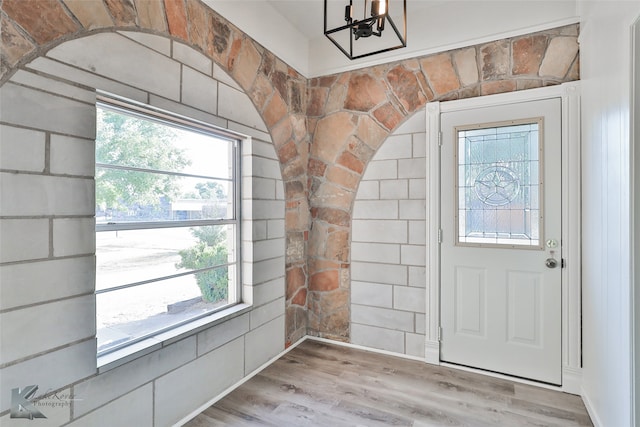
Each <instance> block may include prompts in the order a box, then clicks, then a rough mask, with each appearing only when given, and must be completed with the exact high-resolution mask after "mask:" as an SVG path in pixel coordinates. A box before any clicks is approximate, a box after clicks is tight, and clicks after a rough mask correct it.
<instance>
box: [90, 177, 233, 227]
mask: <svg viewBox="0 0 640 427" xmlns="http://www.w3.org/2000/svg"><path fill="white" fill-rule="evenodd" d="M233 200H234V199H233V191H232V184H231V182H228V181H216V180H212V179H204V178H188V177H184V176H178V175H169V174H162V173H152V172H139V171H132V170H122V169H112V168H110V167H102V166H96V223H97V224H106V223H109V222H116V223H119V222H140V221H181V220H200V219H230V218H233V214H234V210H233Z"/></svg>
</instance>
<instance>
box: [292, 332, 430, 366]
mask: <svg viewBox="0 0 640 427" xmlns="http://www.w3.org/2000/svg"><path fill="white" fill-rule="evenodd" d="M305 338H306V339H308V340H310V341H318V342H323V343H327V344H333V345H341V346H343V347H349V348H353V349H356V350H364V351H369V352H371V353H379V354H384V355H386V356H394V357H401V358H403V359H409V360H417V361H419V362H424V361H425V359H424V358H422V357H417V356H410V355H408V354H404V353H395V352H393V351H388V350H380V349H377V348H371V347H365V346H362V345H358V344H351V343H348V342H342V341H334V340H329V339H326V338H320V337H312V336H308V335H307V336H306V337H305Z"/></svg>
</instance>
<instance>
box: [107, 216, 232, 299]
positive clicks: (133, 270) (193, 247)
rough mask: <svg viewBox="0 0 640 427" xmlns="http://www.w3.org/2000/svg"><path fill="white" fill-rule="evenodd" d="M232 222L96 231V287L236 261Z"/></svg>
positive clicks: (124, 283)
mask: <svg viewBox="0 0 640 427" xmlns="http://www.w3.org/2000/svg"><path fill="white" fill-rule="evenodd" d="M233 230H234V228H233V226H231V225H209V226H204V227H176V228H156V229H148V230H118V231H101V232H98V233H96V269H97V275H96V290H98V291H101V290H104V289H108V288H113V287H117V286H122V285H126V284H129V283H137V282H142V281H145V280H152V279H157V278H160V277H163V276H171V275H175V274H180V273H184V272H186V271H191V270H198V269H202V268H208V267H213V266H216V265H221V264H229V263H233V262H235V250H234V247H235V245H234V243H235V236H234V233H233Z"/></svg>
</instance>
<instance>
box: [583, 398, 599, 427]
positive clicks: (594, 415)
mask: <svg viewBox="0 0 640 427" xmlns="http://www.w3.org/2000/svg"><path fill="white" fill-rule="evenodd" d="M580 395H581V396H582V402H584V406H585V407H586V408H587V412H588V413H589V417H591V422H592V423H593V427H604V424H602V421H600V418H599V417H598V413H597V412H596V410H595V408H594V407H593V404H592V403H591V399H589V395H588V394H587V393H586V392H585V391H584V389H582V393H580Z"/></svg>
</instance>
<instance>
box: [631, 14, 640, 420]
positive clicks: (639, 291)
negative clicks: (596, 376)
mask: <svg viewBox="0 0 640 427" xmlns="http://www.w3.org/2000/svg"><path fill="white" fill-rule="evenodd" d="M631 34H632V36H631V109H630V110H631V111H630V115H631V117H630V120H629V124H630V129H629V136H630V138H631V141H630V143H629V147H630V158H631V164H630V166H629V167H630V173H631V189H630V195H631V200H630V201H629V202H630V203H629V205H630V207H631V218H633V220H632V221H631V248H630V249H631V277H632V278H633V280H632V282H631V288H630V292H631V295H630V298H629V301H630V304H631V307H630V309H631V310H630V313H631V319H630V320H631V354H632V357H631V378H632V380H631V422H632V424H633V425H639V424H640V407H639V406H640V405H639V404H640V379H639V378H638V375H640V326H639V325H640V238H639V236H638V232H639V231H640V220H639V219H638V216H637V215H638V213H640V197H638V196H637V195H636V191H638V189H640V173H638V171H639V170H640V149H638V148H637V147H636V144H640V126H638V124H637V119H638V118H640V16H639V17H637V18H636V20H635V22H634V23H633V25H632V27H631Z"/></svg>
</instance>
